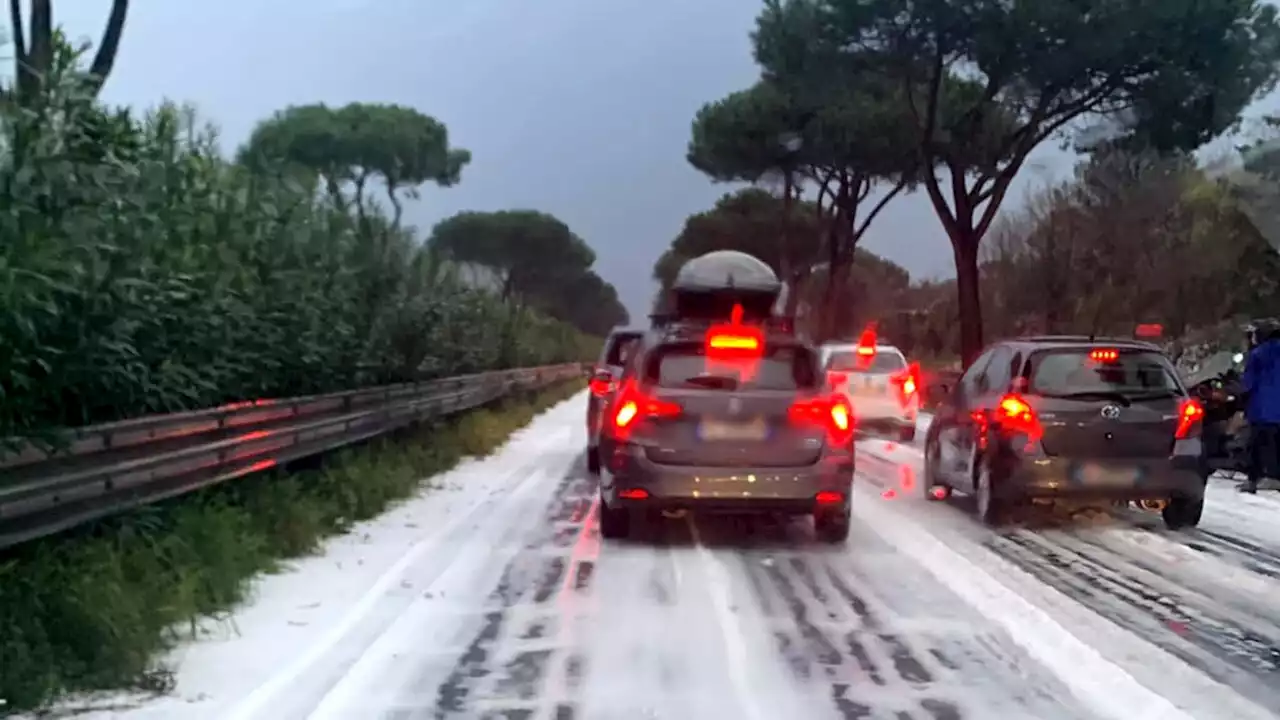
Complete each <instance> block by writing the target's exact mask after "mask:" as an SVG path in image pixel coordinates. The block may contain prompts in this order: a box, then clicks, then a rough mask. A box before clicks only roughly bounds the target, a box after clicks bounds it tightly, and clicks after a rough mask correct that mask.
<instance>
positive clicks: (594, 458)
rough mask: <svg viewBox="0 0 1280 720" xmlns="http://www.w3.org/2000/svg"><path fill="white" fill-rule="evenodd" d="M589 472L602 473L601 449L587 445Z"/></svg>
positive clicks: (593, 473)
mask: <svg viewBox="0 0 1280 720" xmlns="http://www.w3.org/2000/svg"><path fill="white" fill-rule="evenodd" d="M587 472H589V473H591V474H592V475H599V474H600V450H599V448H593V447H591V446H587Z"/></svg>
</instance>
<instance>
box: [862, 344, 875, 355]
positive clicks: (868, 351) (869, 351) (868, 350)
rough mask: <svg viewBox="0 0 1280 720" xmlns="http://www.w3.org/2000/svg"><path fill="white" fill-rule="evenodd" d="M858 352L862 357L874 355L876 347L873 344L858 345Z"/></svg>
mask: <svg viewBox="0 0 1280 720" xmlns="http://www.w3.org/2000/svg"><path fill="white" fill-rule="evenodd" d="M858 354H859V355H862V356H863V357H868V356H870V355H875V354H876V348H875V346H874V345H871V346H867V345H859V346H858Z"/></svg>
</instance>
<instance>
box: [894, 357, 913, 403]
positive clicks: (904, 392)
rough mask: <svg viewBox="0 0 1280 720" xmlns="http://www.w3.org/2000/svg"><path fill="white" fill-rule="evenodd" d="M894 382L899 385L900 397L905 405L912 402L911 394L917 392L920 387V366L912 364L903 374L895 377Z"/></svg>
mask: <svg viewBox="0 0 1280 720" xmlns="http://www.w3.org/2000/svg"><path fill="white" fill-rule="evenodd" d="M893 380H894V383H895V384H897V386H898V399H899V400H901V401H902V404H903V406H904V407H905V406H906V405H907V403H909V402H911V396H913V395H915V394H916V391H917V390H919V389H920V366H919V365H914V364H913V365H912V366H911V367H909V368H907V369H906V370H904V371H902V373H901V374H899V375H897V376H895V377H894V379H893Z"/></svg>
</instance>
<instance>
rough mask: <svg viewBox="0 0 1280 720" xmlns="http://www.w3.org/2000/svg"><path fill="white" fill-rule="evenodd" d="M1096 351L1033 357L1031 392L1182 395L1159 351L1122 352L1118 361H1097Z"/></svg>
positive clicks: (1066, 351)
mask: <svg viewBox="0 0 1280 720" xmlns="http://www.w3.org/2000/svg"><path fill="white" fill-rule="evenodd" d="M1091 350H1092V348H1079V349H1075V348H1073V349H1070V350H1052V351H1049V352H1041V353H1036V354H1034V355H1032V356H1031V368H1030V372H1029V374H1028V377H1029V382H1028V386H1029V390H1030V391H1031V392H1032V393H1033V394H1037V395H1050V396H1053V395H1077V394H1087V393H1096V392H1104V393H1121V394H1125V395H1130V394H1132V395H1149V394H1152V393H1155V394H1170V393H1174V394H1180V393H1181V389H1180V388H1179V386H1178V381H1177V380H1176V379H1175V378H1174V376H1173V373H1172V371H1171V370H1170V368H1169V361H1168V360H1167V359H1165V357H1164V356H1163V355H1161V354H1160V353H1157V352H1148V351H1144V350H1120V351H1119V353H1118V354H1117V355H1116V356H1115V359H1103V360H1095V359H1094V358H1092V357H1090V352H1091Z"/></svg>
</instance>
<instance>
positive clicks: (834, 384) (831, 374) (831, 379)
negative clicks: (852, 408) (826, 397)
mask: <svg viewBox="0 0 1280 720" xmlns="http://www.w3.org/2000/svg"><path fill="white" fill-rule="evenodd" d="M848 381H849V373H844V372H839V371H837V370H828V371H827V384H828V385H830V386H831V388H832V389H835V388H838V387H844V384H845V383H846V382H848Z"/></svg>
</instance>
